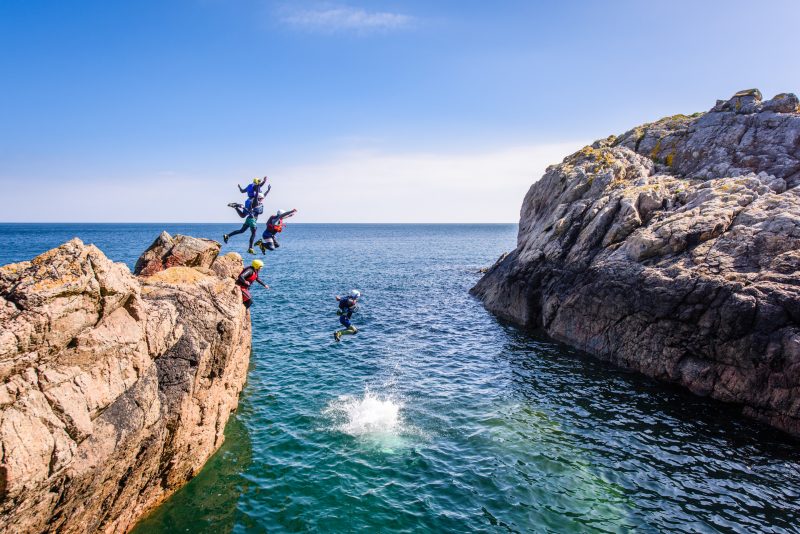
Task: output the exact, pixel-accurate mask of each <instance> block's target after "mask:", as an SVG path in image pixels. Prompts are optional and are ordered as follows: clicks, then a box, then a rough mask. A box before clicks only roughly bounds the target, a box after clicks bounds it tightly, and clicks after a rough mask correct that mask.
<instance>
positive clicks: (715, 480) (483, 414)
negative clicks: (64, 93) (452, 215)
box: [0, 222, 800, 534]
mask: <svg viewBox="0 0 800 534" xmlns="http://www.w3.org/2000/svg"><path fill="white" fill-rule="evenodd" d="M234 226H235V224H232V225H227V226H226V225H176V224H166V225H161V224H159V225H142V224H131V225H67V224H62V225H0V263H7V262H11V261H18V260H23V259H28V258H30V257H32V256H33V255H35V254H38V253H41V252H43V251H45V250H47V249H48V248H50V247H53V246H56V245H58V244H59V243H61V242H63V241H65V240H66V239H69V238H71V237H74V236H78V237H80V238H81V239H83V240H84V241H85V242H91V243H94V244H96V245H97V246H99V247H100V248H101V249H102V250H103V251H104V252H105V253H106V254H107V255H108V256H110V257H111V258H112V259H114V260H118V261H122V262H126V263H127V264H128V265H129V266H132V265H133V263H134V262H135V260H136V258H137V256H138V254H139V253H140V252H141V251H143V250H144V249H145V248H146V247H147V246H148V245H149V244H150V242H152V240H153V239H155V237H156V236H157V235H158V233H159V232H160V231H161V230H162V229H166V230H168V231H169V232H171V233H179V232H180V233H188V234H191V235H195V236H200V237H210V238H216V239H219V238H220V237H221V234H222V233H223V231H225V230H226V229H227V230H229V229H233V227H234ZM229 227H230V228H229ZM515 234H516V226H514V225H311V224H309V225H304V224H292V223H291V222H290V224H289V225H288V227H287V229H286V231H285V232H284V234H283V236H282V239H281V244H282V247H281V248H280V249H279V250H278V251H276V252H272V253H269V254H268V255H267V257H266V268H265V271H264V273H263V276H262V277H263V278H264V279H265V280H266V281H267V282H268V283H269V284H270V285H271V286H272V289H271V290H270V291H266V290H263V288H260V287H256V288H255V291H254V296H255V305H254V306H253V308H252V322H253V332H254V337H253V354H252V365H251V369H250V373H249V375H248V381H247V385H246V386H245V388H244V392H243V393H242V397H241V402H240V407H239V410H238V412H237V413H236V414H235V415H233V416H232V417H231V419H230V422H229V424H228V426H227V429H226V436H227V439H226V441H225V444H224V445H223V446H222V448H221V450H220V451H219V452H218V453H217V454H216V455H215V456H214V457H213V458H212V459H211V460H210V461H209V463H208V464H207V466H206V467H205V469H203V471H202V472H201V473H200V474H199V475H198V476H197V477H196V478H195V479H193V480H192V481H191V482H190V483H189V484H187V485H186V486H185V487H184V488H183V489H181V490H180V491H179V492H178V493H176V494H175V496H174V497H172V498H171V499H170V500H168V501H167V502H166V503H165V504H164V505H163V506H161V507H160V508H159V509H157V510H156V511H155V512H154V513H152V514H151V515H150V516H149V517H147V518H145V519H144V520H143V521H142V522H141V523H140V524H139V526H138V527H137V529H136V530H135V532H136V534H144V533H173V532H208V533H218V532H236V533H245V532H304V531H312V532H559V533H561V532H631V531H635V532H799V531H800V447H798V442H797V441H793V440H791V439H789V438H787V437H786V436H783V435H782V434H780V433H778V432H775V431H773V430H771V429H769V428H767V427H764V426H762V425H760V424H757V423H755V422H752V421H749V420H746V419H743V418H741V417H739V416H738V415H737V412H736V411H735V410H734V409H732V408H730V407H727V406H723V405H721V404H719V403H716V402H712V401H709V400H707V399H701V398H697V397H694V396H692V395H690V394H687V393H685V392H682V391H680V390H677V389H675V388H671V387H668V386H664V385H661V384H658V383H656V382H654V381H652V380H649V379H647V378H644V377H641V376H638V375H634V374H630V373H626V372H623V371H620V370H617V369H614V368H611V367H609V366H608V365H606V364H604V363H601V362H597V361H594V360H592V359H591V358H589V357H587V356H585V355H583V354H581V353H579V352H577V351H574V350H571V349H569V348H567V347H565V346H563V345H560V344H558V343H555V342H553V341H551V340H549V339H547V338H546V337H544V336H541V335H538V334H536V333H526V332H523V331H521V330H519V329H517V328H515V327H513V326H511V325H507V324H503V323H501V322H499V321H498V320H497V319H496V318H494V317H493V316H492V315H490V314H489V313H487V312H486V311H485V310H484V309H483V307H482V306H481V304H480V303H479V302H477V301H476V300H475V299H473V298H472V297H470V296H469V294H468V292H467V291H468V289H469V288H470V287H471V286H472V285H473V284H474V283H475V282H476V281H477V280H478V278H479V276H480V275H479V274H478V269H479V268H481V267H484V266H488V265H490V264H491V263H492V262H494V260H495V259H496V258H497V257H498V256H499V255H500V254H501V253H502V252H504V251H507V250H510V249H512V248H513V246H514V242H515ZM244 248H245V240H244V237H243V236H238V238H234V239H233V240H232V241H231V243H230V244H229V245H227V246H226V247H225V249H226V250H237V251H239V252H243V251H244ZM351 288H358V289H360V290H361V291H362V292H363V294H364V297H363V299H362V300H363V302H362V304H361V307H360V310H359V312H358V313H356V314H355V315H354V323H355V324H356V325H357V326H358V328H359V330H360V331H359V333H358V335H356V336H350V337H345V338H344V339H343V340H342V342H341V343H335V342H334V340H333V337H332V332H333V331H334V330H335V329H336V328H337V327H338V322H337V317H336V314H335V308H336V302H335V300H334V295H336V294H342V293H344V292H347V291H349V290H350V289H351Z"/></svg>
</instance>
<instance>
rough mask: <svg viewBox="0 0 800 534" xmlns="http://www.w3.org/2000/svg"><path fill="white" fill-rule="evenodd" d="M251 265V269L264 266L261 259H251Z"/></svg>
mask: <svg viewBox="0 0 800 534" xmlns="http://www.w3.org/2000/svg"><path fill="white" fill-rule="evenodd" d="M252 265H253V269H255V270H256V271H257V270H259V269H261V268H262V267H263V266H264V262H263V261H261V260H253V263H252Z"/></svg>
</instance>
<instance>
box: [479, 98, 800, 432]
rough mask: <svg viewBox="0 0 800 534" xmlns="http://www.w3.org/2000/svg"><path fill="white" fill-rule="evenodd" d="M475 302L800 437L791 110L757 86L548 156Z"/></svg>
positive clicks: (798, 171)
mask: <svg viewBox="0 0 800 534" xmlns="http://www.w3.org/2000/svg"><path fill="white" fill-rule="evenodd" d="M472 291H473V293H474V294H475V295H477V296H478V297H479V298H481V299H482V300H483V301H484V303H485V305H486V306H487V308H488V309H489V310H491V311H493V312H495V313H496V314H497V315H499V316H501V317H503V318H505V319H508V320H510V321H512V322H516V323H518V324H521V325H524V326H528V327H532V328H542V329H544V330H545V331H546V332H547V333H549V334H550V335H552V336H554V337H555V338H557V339H560V340H562V341H565V342H567V343H569V344H571V345H573V346H576V347H578V348H580V349H583V350H585V351H587V352H589V353H591V354H593V355H596V356H598V357H600V358H603V359H606V360H609V361H611V362H613V363H615V364H618V365H620V366H622V367H625V368H628V369H633V370H636V371H640V372H642V373H644V374H646V375H649V376H652V377H655V378H658V379H662V380H665V381H668V382H673V383H678V384H681V385H683V386H686V387H687V388H689V389H690V390H691V391H693V392H695V393H697V394H700V395H708V396H711V397H713V398H716V399H719V400H722V401H726V402H731V403H736V404H739V405H741V406H742V407H743V411H744V413H745V414H747V415H749V416H752V417H755V418H758V419H760V420H763V421H765V422H767V423H768V424H771V425H773V426H775V427H778V428H780V429H783V430H785V431H788V432H790V433H792V434H795V435H800V108H798V99H797V97H795V96H794V95H792V94H781V95H778V96H776V97H775V98H773V99H772V100H768V101H762V98H761V94H760V92H759V91H757V90H748V91H742V92H739V93H737V94H736V95H734V97H733V98H731V99H730V100H727V101H718V102H717V104H716V105H715V106H714V107H713V109H711V110H710V111H709V112H707V113H697V114H694V115H690V116H684V115H677V116H674V117H667V118H665V119H661V120H659V121H656V122H654V123H651V124H645V125H643V126H639V127H637V128H634V129H633V130H630V131H628V132H626V133H624V134H622V135H621V136H619V137H613V136H612V137H609V138H608V139H604V140H601V141H598V142H596V143H594V144H593V145H592V146H587V147H585V148H583V149H582V150H580V151H578V152H576V153H575V154H572V155H571V156H568V157H567V158H566V159H564V161H563V162H562V163H561V164H558V165H555V166H551V167H549V168H548V169H547V171H546V173H545V175H544V176H543V177H542V178H541V179H540V180H539V181H538V182H536V183H534V184H533V186H531V188H530V190H529V191H528V194H527V196H526V197H525V200H524V202H523V205H522V210H521V218H520V226H519V235H518V240H517V247H516V249H515V250H514V251H513V252H512V253H510V254H509V255H508V257H506V258H505V259H502V260H501V261H498V263H497V264H495V265H494V266H493V267H492V268H491V269H490V270H489V272H488V273H487V274H486V275H485V276H484V277H483V278H482V279H481V280H480V281H479V283H478V284H477V285H476V286H475V287H474V288H473V290H472Z"/></svg>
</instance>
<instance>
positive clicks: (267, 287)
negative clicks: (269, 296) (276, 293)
mask: <svg viewBox="0 0 800 534" xmlns="http://www.w3.org/2000/svg"><path fill="white" fill-rule="evenodd" d="M256 282H258V283H259V284H261V285H262V286H264V289H269V286H268V285H267V284H265V283H264V282H262V281H261V279H260V278H256Z"/></svg>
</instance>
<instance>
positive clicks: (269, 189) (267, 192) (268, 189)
mask: <svg viewBox="0 0 800 534" xmlns="http://www.w3.org/2000/svg"><path fill="white" fill-rule="evenodd" d="M270 191H272V184H270V185H268V186H267V190H266V191H264V197H266V196H267V195H269V192H270Z"/></svg>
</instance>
